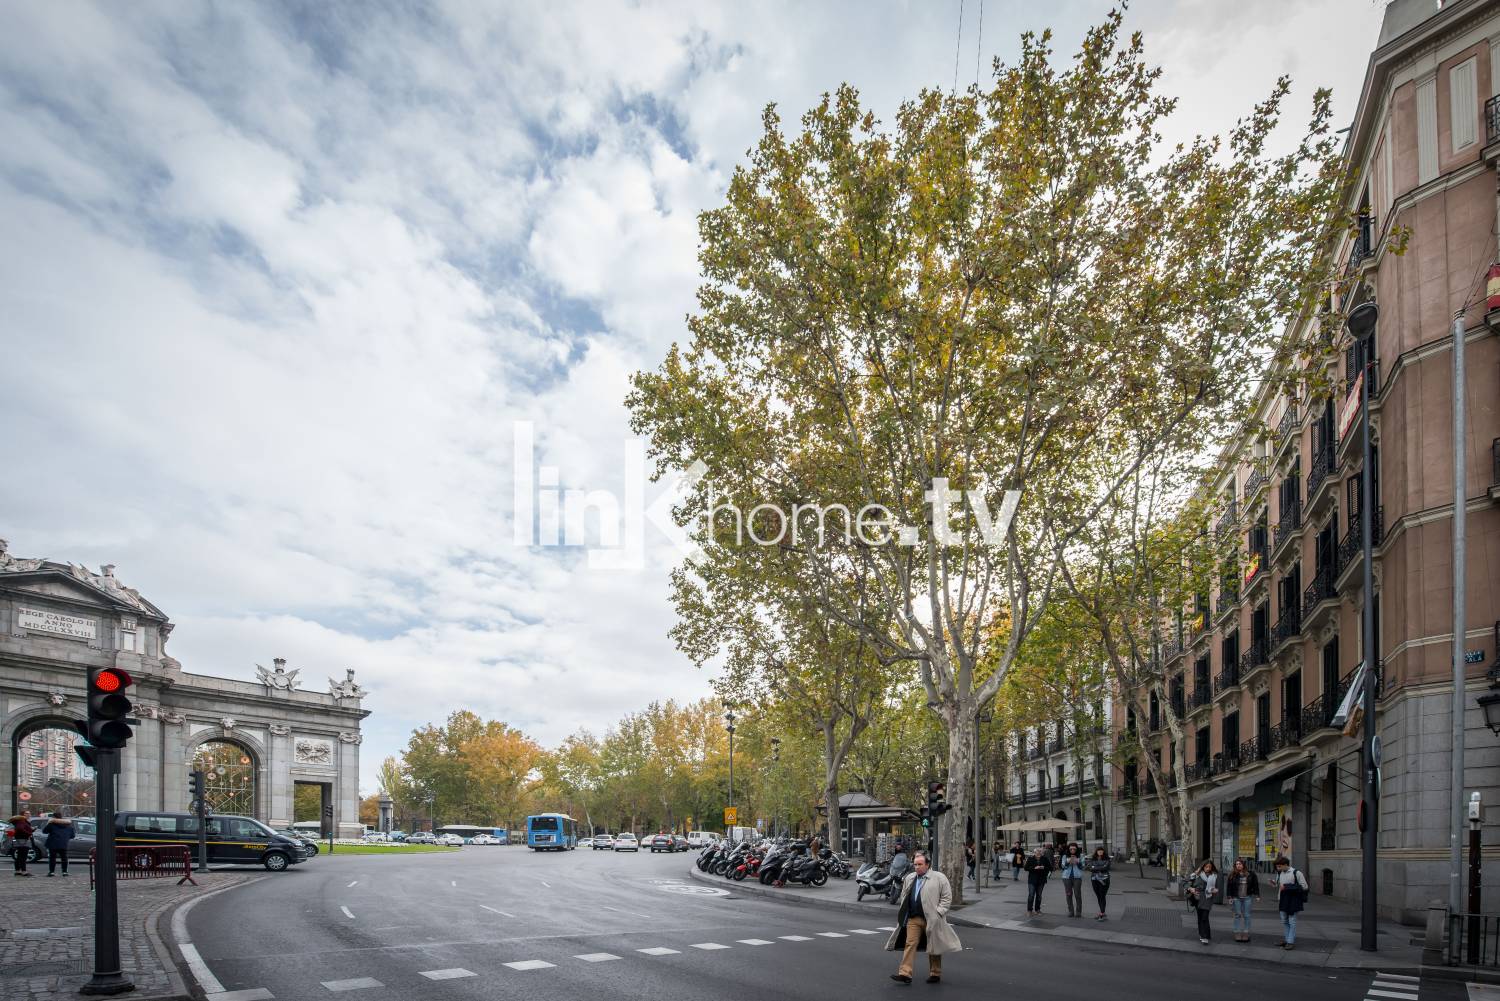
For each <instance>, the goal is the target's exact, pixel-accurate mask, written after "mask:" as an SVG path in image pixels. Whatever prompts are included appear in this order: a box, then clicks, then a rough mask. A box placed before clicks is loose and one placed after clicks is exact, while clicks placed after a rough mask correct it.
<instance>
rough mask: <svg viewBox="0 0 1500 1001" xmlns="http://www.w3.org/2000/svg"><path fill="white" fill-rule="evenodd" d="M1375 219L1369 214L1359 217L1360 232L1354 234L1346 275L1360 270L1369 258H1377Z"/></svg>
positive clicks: (1362, 214) (1363, 213)
mask: <svg viewBox="0 0 1500 1001" xmlns="http://www.w3.org/2000/svg"><path fill="white" fill-rule="evenodd" d="M1374 230H1375V219H1374V217H1373V216H1371V215H1370V214H1369V213H1368V212H1361V213H1360V215H1359V230H1358V231H1357V232H1356V233H1355V234H1354V242H1353V243H1352V244H1351V245H1350V246H1349V263H1348V265H1347V266H1346V267H1345V268H1344V274H1345V275H1346V276H1347V275H1352V274H1353V273H1354V272H1355V271H1357V270H1359V266H1360V265H1361V264H1363V263H1364V262H1365V260H1366V259H1367V258H1370V257H1374V256H1375V235H1374Z"/></svg>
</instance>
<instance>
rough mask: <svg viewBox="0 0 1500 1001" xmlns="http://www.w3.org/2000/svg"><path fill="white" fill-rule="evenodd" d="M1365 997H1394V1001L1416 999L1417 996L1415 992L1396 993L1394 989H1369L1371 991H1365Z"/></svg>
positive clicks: (1411, 1000)
mask: <svg viewBox="0 0 1500 1001" xmlns="http://www.w3.org/2000/svg"><path fill="white" fill-rule="evenodd" d="M1365 997H1367V998H1395V999H1396V1001H1417V996H1416V995H1415V994H1408V993H1406V992H1402V993H1399V994H1398V993H1397V992H1395V991H1376V990H1371V991H1367V992H1366V993H1365Z"/></svg>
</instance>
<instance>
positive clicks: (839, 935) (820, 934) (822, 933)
mask: <svg viewBox="0 0 1500 1001" xmlns="http://www.w3.org/2000/svg"><path fill="white" fill-rule="evenodd" d="M818 937H819V938H848V937H849V936H848V935H845V934H844V933H843V932H841V931H820V932H818Z"/></svg>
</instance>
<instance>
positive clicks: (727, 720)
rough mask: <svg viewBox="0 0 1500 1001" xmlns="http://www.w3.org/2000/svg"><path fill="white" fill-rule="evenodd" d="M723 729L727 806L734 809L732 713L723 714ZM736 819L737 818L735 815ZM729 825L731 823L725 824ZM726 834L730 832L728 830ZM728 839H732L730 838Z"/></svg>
mask: <svg viewBox="0 0 1500 1001" xmlns="http://www.w3.org/2000/svg"><path fill="white" fill-rule="evenodd" d="M724 729H725V730H728V731H729V808H730V809H731V810H733V809H734V713H732V712H727V713H725V714H724ZM735 819H736V820H738V819H739V818H738V817H736V818H735ZM726 826H731V825H726ZM725 833H726V834H728V833H730V832H728V831H726V832H725ZM730 840H733V839H732V838H731V839H730Z"/></svg>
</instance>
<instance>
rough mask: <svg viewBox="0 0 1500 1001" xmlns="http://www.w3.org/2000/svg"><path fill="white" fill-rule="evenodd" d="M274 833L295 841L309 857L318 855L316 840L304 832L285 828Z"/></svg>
mask: <svg viewBox="0 0 1500 1001" xmlns="http://www.w3.org/2000/svg"><path fill="white" fill-rule="evenodd" d="M276 833H277V834H280V835H284V836H285V837H288V838H291V839H293V840H294V841H297V842H298V843H299V844H301V845H302V848H303V850H304V851H305V852H306V853H307V855H308V856H309V857H311V856H313V855H316V854H318V839H317V838H315V837H313V836H312V835H310V834H308V833H307V832H306V831H298V830H294V829H293V828H290V827H286V828H283V829H281V830H279V831H277V832H276Z"/></svg>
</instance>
